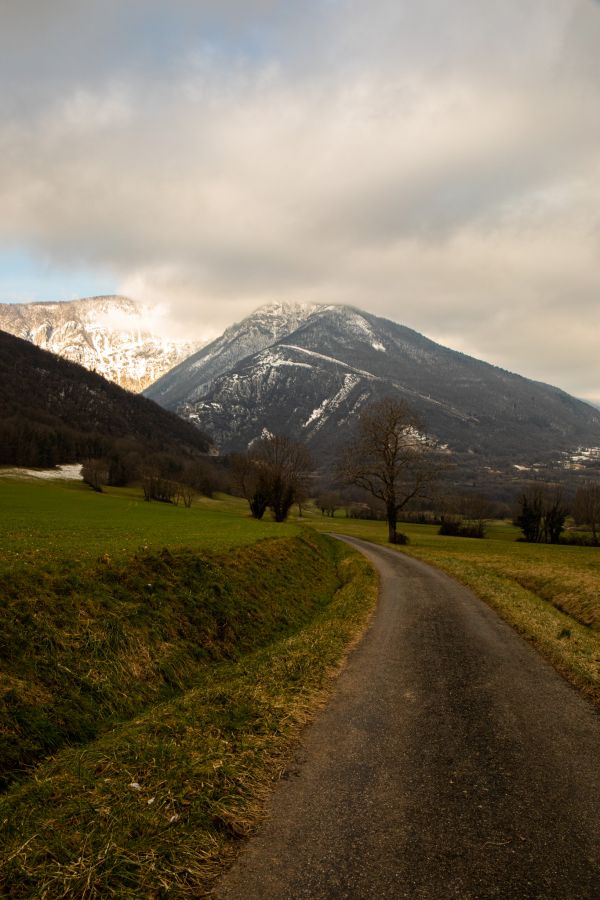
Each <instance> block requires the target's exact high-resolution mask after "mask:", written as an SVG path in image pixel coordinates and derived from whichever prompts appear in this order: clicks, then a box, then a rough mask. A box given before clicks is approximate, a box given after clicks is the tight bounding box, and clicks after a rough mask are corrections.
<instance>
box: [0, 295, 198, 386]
mask: <svg viewBox="0 0 600 900" xmlns="http://www.w3.org/2000/svg"><path fill="white" fill-rule="evenodd" d="M148 312H149V311H148V310H147V309H146V308H145V307H143V306H142V305H140V304H138V303H135V302H134V301H133V300H130V299H129V298H128V297H119V296H107V297H87V298H85V299H82V300H68V301H63V302H53V303H0V329H2V330H3V331H8V332H9V333H10V334H14V335H15V336H16V337H20V338H23V339H24V340H27V341H31V343H33V344H35V345H36V346H37V347H41V348H42V349H43V350H50V351H51V352H52V353H56V354H58V355H59V356H62V357H64V358H65V359H69V360H71V362H76V363H79V364H80V365H82V366H85V368H86V369H89V370H90V371H95V372H98V373H99V374H100V375H103V376H104V377H105V378H108V379H109V381H114V382H115V383H116V384H119V385H120V386H121V387H124V388H127V389H128V390H131V391H142V390H143V389H144V388H145V387H147V386H148V385H149V384H151V383H152V382H154V381H156V379H157V378H159V377H160V376H161V375H162V374H163V373H165V372H167V371H168V370H169V369H171V368H172V367H173V366H175V365H176V364H177V363H178V362H180V360H182V359H185V358H186V357H188V356H189V355H190V353H193V352H194V351H195V350H197V349H198V347H199V346H200V344H199V342H196V343H191V342H184V341H174V340H170V339H167V338H164V337H163V336H161V335H158V334H155V333H152V331H150V330H149V328H148V320H149V315H148Z"/></svg>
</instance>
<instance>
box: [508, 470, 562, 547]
mask: <svg viewBox="0 0 600 900" xmlns="http://www.w3.org/2000/svg"><path fill="white" fill-rule="evenodd" d="M518 504H519V511H518V515H517V517H516V519H515V524H516V525H518V526H519V528H520V529H521V531H522V532H523V539H524V540H525V541H527V542H529V543H533V544H536V543H537V544H539V543H547V544H558V542H559V540H560V536H561V534H562V532H563V529H564V526H565V519H566V518H567V515H568V512H569V511H568V508H567V506H566V504H565V501H564V498H563V493H562V488H561V487H560V485H554V486H552V485H542V484H532V485H530V486H529V488H528V489H527V490H526V491H523V493H522V494H521V496H520V497H519V500H518Z"/></svg>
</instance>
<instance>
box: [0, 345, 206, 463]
mask: <svg viewBox="0 0 600 900" xmlns="http://www.w3.org/2000/svg"><path fill="white" fill-rule="evenodd" d="M119 443H120V445H121V447H124V448H125V450H126V451H127V452H131V453H135V454H137V455H138V456H139V457H140V459H141V460H145V459H147V458H148V456H149V455H150V454H156V455H160V454H163V455H164V454H172V455H173V456H175V457H177V458H179V459H181V458H182V457H183V458H195V457H199V455H200V454H203V453H205V452H206V451H207V450H208V449H209V445H210V443H209V441H208V439H207V438H206V436H205V435H204V434H203V433H202V432H201V431H199V429H198V428H197V427H194V426H193V425H192V424H190V423H189V422H186V421H184V420H183V419H181V418H180V417H179V416H177V415H175V414H173V413H171V412H168V411H167V410H165V409H163V408H162V407H160V406H158V405H157V404H156V403H153V402H152V401H151V400H148V399H146V398H145V397H142V396H140V395H138V394H132V393H130V392H129V391H126V390H123V388H120V387H118V385H116V384H113V383H112V382H109V381H107V380H106V379H105V378H103V377H102V376H101V375H98V374H97V373H96V372H89V371H88V370H87V369H84V368H83V367H82V366H80V365H78V364H76V363H72V362H69V361H68V360H65V359H61V358H60V357H58V356H56V355H55V354H53V353H49V352H47V351H45V350H41V349H39V348H38V347H35V346H34V345H33V344H31V343H29V342H28V341H24V340H22V339H20V338H16V337H14V335H11V334H7V333H6V332H3V331H0V465H19V466H54V465H56V464H58V463H69V462H81V461H82V460H84V459H86V458H88V457H99V456H104V455H106V454H108V453H111V452H112V451H114V449H115V448H116V446H117V444H119Z"/></svg>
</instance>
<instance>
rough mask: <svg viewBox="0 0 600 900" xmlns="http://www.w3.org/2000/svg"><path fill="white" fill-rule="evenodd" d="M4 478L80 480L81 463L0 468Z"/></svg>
mask: <svg viewBox="0 0 600 900" xmlns="http://www.w3.org/2000/svg"><path fill="white" fill-rule="evenodd" d="M0 476H4V477H5V478H41V479H42V480H43V481H57V480H62V481H80V480H81V463H70V464H69V465H65V466H57V467H56V468H55V469H19V468H12V469H0Z"/></svg>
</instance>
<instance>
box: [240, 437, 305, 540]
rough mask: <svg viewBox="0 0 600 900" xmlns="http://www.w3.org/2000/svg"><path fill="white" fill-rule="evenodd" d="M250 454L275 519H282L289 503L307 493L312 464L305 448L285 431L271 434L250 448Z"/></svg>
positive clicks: (284, 517) (281, 520)
mask: <svg viewBox="0 0 600 900" xmlns="http://www.w3.org/2000/svg"><path fill="white" fill-rule="evenodd" d="M250 457H251V459H252V460H253V463H254V465H255V466H256V469H257V471H258V472H259V483H260V484H261V485H262V486H264V488H266V491H267V495H268V506H269V508H270V509H271V511H272V513H273V517H274V519H275V521H276V522H284V521H285V520H286V518H287V515H288V512H289V511H290V508H291V506H292V504H293V503H294V502H296V501H297V500H298V499H300V498H305V497H306V496H307V494H308V483H309V477H310V474H311V472H312V468H313V467H312V461H311V458H310V454H309V452H308V450H307V448H306V447H305V446H304V444H299V443H296V442H295V441H292V440H291V439H290V438H288V437H285V435H281V434H271V435H268V436H267V437H264V438H262V439H261V440H260V441H258V442H257V443H256V444H255V445H254V446H253V447H252V448H251V450H250Z"/></svg>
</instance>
